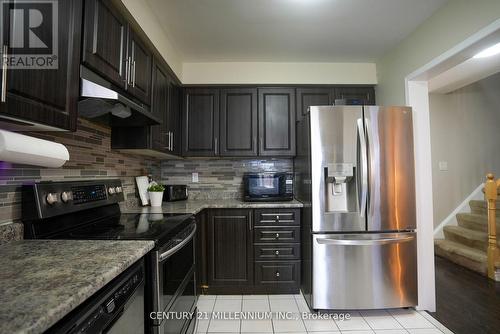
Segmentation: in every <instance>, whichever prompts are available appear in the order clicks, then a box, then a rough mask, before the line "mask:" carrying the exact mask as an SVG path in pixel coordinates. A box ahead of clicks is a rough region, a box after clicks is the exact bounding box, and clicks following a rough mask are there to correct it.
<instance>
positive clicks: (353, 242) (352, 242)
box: [316, 235, 415, 246]
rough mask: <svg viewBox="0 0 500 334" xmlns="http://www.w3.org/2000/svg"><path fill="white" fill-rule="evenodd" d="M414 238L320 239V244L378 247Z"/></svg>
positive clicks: (318, 240)
mask: <svg viewBox="0 0 500 334" xmlns="http://www.w3.org/2000/svg"><path fill="white" fill-rule="evenodd" d="M414 239H415V237H414V236H408V235H406V236H404V237H398V238H380V239H337V238H318V239H316V241H317V242H318V244H326V245H338V246H378V245H387V244H395V243H403V242H408V241H412V240H414Z"/></svg>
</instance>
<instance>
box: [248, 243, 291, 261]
mask: <svg viewBox="0 0 500 334" xmlns="http://www.w3.org/2000/svg"><path fill="white" fill-rule="evenodd" d="M254 255H255V256H254V259H255V260H300V244H259V245H254Z"/></svg>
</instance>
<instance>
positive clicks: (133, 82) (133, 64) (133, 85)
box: [132, 60, 135, 87]
mask: <svg viewBox="0 0 500 334" xmlns="http://www.w3.org/2000/svg"><path fill="white" fill-rule="evenodd" d="M132 67H133V68H134V71H133V72H132V87H135V60H134V61H132Z"/></svg>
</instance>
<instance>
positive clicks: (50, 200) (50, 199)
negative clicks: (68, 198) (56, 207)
mask: <svg viewBox="0 0 500 334" xmlns="http://www.w3.org/2000/svg"><path fill="white" fill-rule="evenodd" d="M45 200H46V201H47V204H49V205H53V204H55V203H57V202H59V199H58V198H57V193H48V194H47V196H46V197H45Z"/></svg>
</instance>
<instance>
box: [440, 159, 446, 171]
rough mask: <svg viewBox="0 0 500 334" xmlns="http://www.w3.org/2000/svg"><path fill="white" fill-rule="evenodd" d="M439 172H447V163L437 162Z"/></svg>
mask: <svg viewBox="0 0 500 334" xmlns="http://www.w3.org/2000/svg"><path fill="white" fill-rule="evenodd" d="M439 170H440V171H447V170H448V161H440V162H439Z"/></svg>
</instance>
